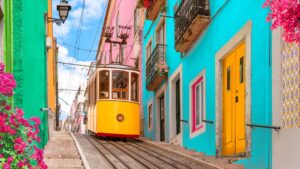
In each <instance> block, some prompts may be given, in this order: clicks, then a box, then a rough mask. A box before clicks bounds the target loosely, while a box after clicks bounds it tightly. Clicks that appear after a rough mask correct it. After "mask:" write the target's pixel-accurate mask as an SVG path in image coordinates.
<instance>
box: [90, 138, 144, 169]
mask: <svg viewBox="0 0 300 169" xmlns="http://www.w3.org/2000/svg"><path fill="white" fill-rule="evenodd" d="M93 139H94V140H95V141H97V142H98V143H99V144H101V145H102V146H103V147H105V148H106V149H107V150H108V151H110V153H111V154H113V155H114V156H115V157H117V158H118V159H119V160H120V161H122V162H123V163H124V164H125V165H126V166H127V167H128V168H137V169H146V168H149V167H147V166H146V165H145V164H144V163H142V162H140V161H138V160H136V159H135V158H133V157H132V156H130V155H129V154H128V153H127V152H126V151H123V150H122V149H120V148H118V147H116V146H114V145H113V142H111V141H104V140H100V139H97V138H95V137H93Z"/></svg>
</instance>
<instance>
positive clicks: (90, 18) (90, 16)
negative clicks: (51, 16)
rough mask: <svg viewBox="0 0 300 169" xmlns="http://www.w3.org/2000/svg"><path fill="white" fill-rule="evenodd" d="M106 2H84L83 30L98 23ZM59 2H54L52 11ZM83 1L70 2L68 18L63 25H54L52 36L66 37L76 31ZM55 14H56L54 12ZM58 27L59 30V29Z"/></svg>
mask: <svg viewBox="0 0 300 169" xmlns="http://www.w3.org/2000/svg"><path fill="white" fill-rule="evenodd" d="M106 1H107V0H85V8H84V14H83V23H82V25H83V29H88V28H89V27H87V26H86V25H88V24H89V23H93V22H97V23H98V22H99V19H100V18H101V17H102V14H103V10H106V9H105V3H106ZM58 3H59V0H54V2H53V11H54V12H56V5H57V4H58ZM82 3H83V0H73V1H70V4H71V6H72V10H71V11H70V13H69V17H68V19H67V20H66V22H65V23H64V24H62V25H61V26H57V25H56V24H54V34H55V35H56V36H57V37H63V38H64V37H67V36H68V35H69V33H70V32H71V29H78V27H79V24H80V16H81V11H82ZM56 13H57V12H56ZM59 27H60V28H59Z"/></svg>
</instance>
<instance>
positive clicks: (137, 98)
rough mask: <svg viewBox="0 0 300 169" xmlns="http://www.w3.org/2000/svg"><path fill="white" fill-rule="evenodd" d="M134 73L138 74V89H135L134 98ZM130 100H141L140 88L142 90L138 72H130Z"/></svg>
mask: <svg viewBox="0 0 300 169" xmlns="http://www.w3.org/2000/svg"><path fill="white" fill-rule="evenodd" d="M133 75H136V77H137V78H136V90H135V92H136V99H133V98H132V94H133V87H132V86H133V85H132V82H133V81H132V79H133V78H132V77H133ZM130 77H131V78H130V101H133V102H139V100H140V93H139V90H140V86H139V85H140V83H139V78H140V77H139V74H138V73H136V72H130Z"/></svg>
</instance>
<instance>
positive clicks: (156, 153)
mask: <svg viewBox="0 0 300 169" xmlns="http://www.w3.org/2000/svg"><path fill="white" fill-rule="evenodd" d="M128 144H130V145H132V146H134V147H136V148H137V149H139V150H141V151H144V152H146V153H147V154H149V155H151V156H153V157H156V158H158V157H157V156H155V155H158V156H162V157H164V158H166V159H168V160H166V159H163V158H158V159H159V160H162V161H164V162H165V163H167V164H169V165H171V166H173V167H174V168H178V169H179V168H180V167H177V165H174V163H176V164H179V165H181V166H183V167H184V168H191V167H190V166H187V165H185V164H183V163H181V162H179V161H175V160H174V159H172V158H170V157H168V156H166V155H163V154H161V153H158V152H156V151H153V150H152V149H150V148H145V147H141V146H138V145H135V144H132V143H128ZM139 145H141V143H140V144H139ZM150 152H152V153H150ZM153 154H155V155H153ZM170 161H172V162H173V163H172V162H170ZM180 169H181V168H180Z"/></svg>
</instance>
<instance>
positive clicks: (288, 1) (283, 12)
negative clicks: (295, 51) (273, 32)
mask: <svg viewBox="0 0 300 169" xmlns="http://www.w3.org/2000/svg"><path fill="white" fill-rule="evenodd" d="M263 7H264V8H265V7H270V10H271V12H270V13H269V15H268V17H267V21H268V22H272V27H271V29H276V28H278V27H282V28H283V34H282V37H283V39H284V40H285V41H287V42H295V43H298V44H300V1H299V0H266V2H265V3H264V4H263Z"/></svg>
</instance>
